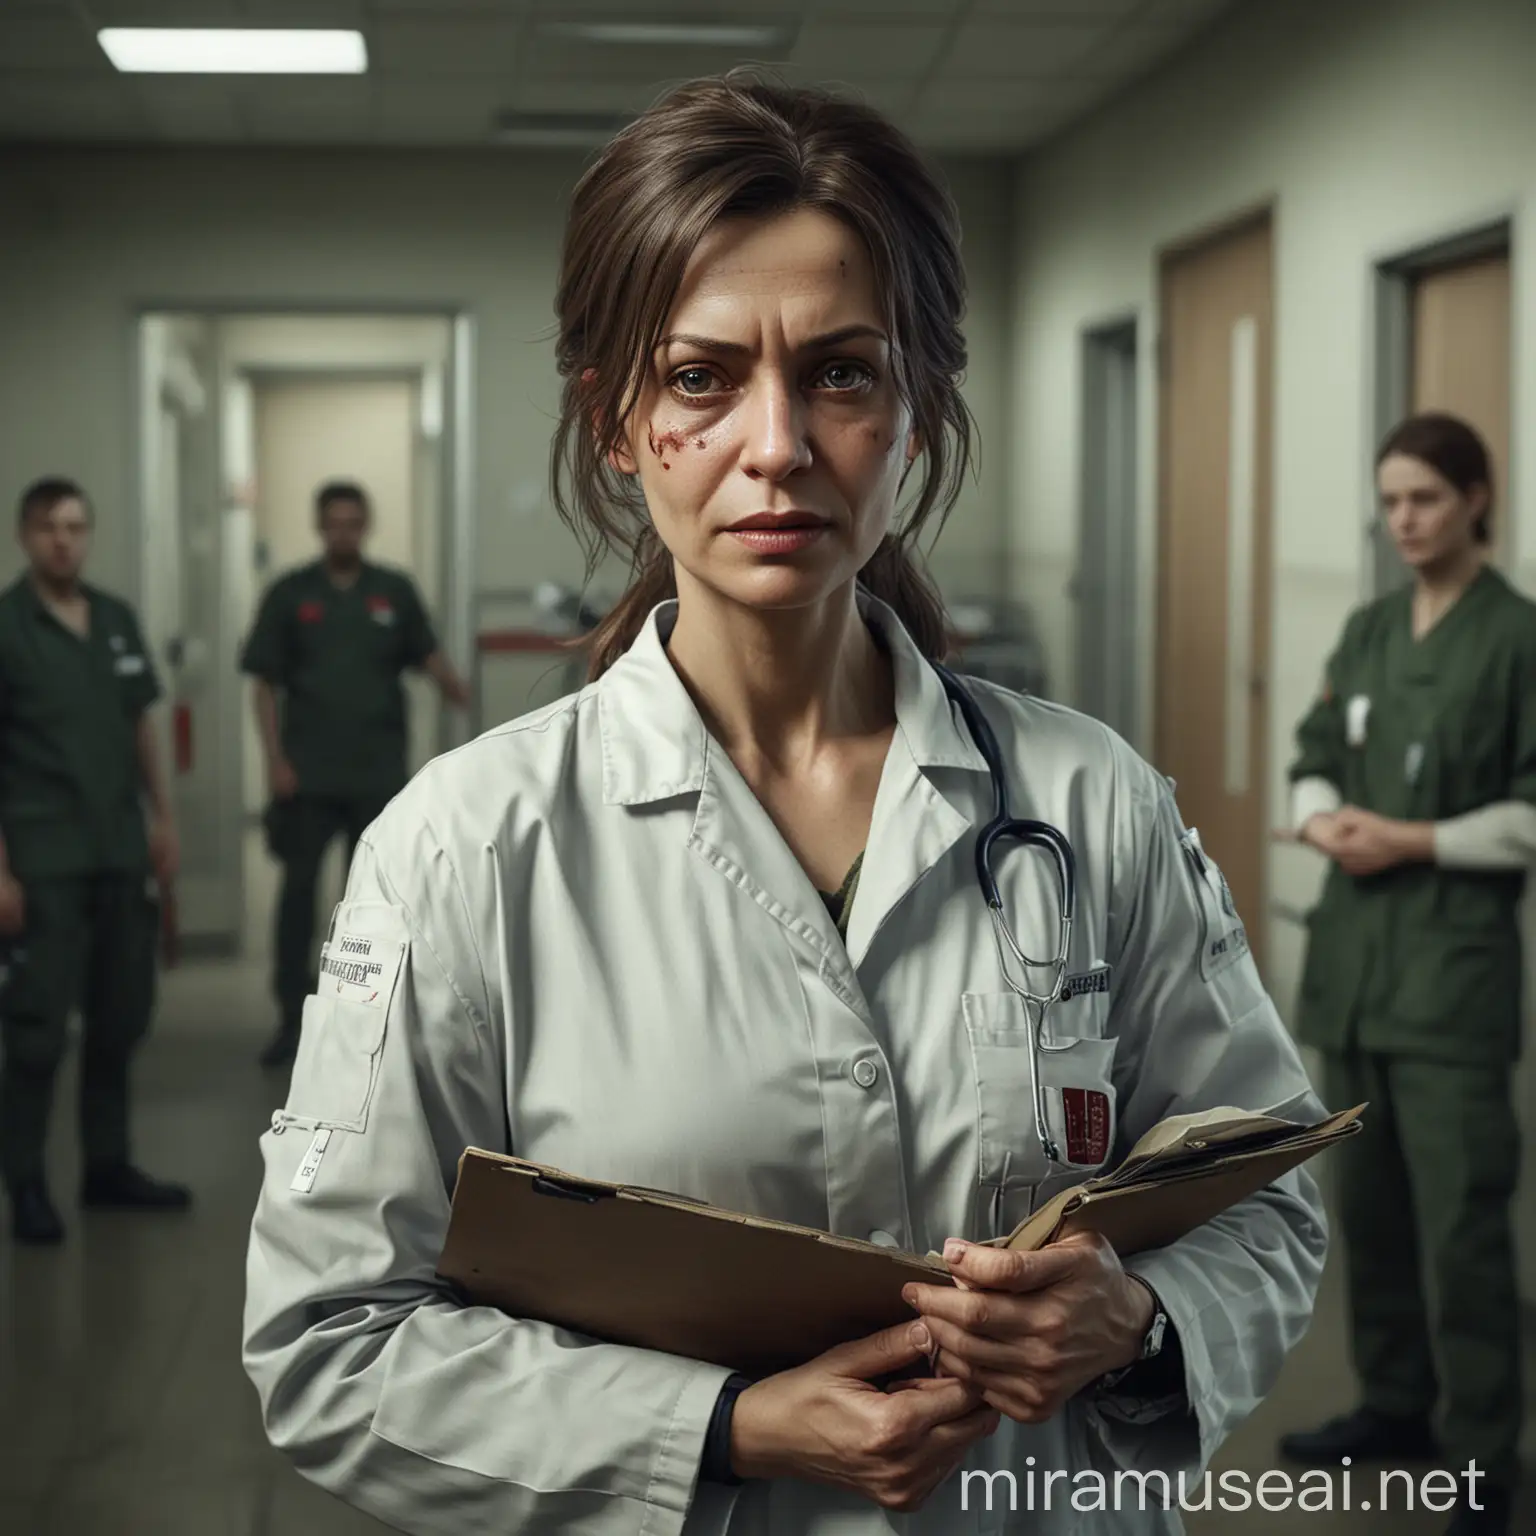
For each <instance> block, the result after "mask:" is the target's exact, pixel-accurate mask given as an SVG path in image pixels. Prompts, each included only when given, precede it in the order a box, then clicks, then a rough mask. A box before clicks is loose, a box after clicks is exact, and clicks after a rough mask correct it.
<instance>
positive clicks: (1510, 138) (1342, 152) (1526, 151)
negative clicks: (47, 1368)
mask: <svg viewBox="0 0 1536 1536" xmlns="http://www.w3.org/2000/svg"><path fill="white" fill-rule="evenodd" d="M1533 59H1536V7H1533V6H1531V5H1530V4H1528V3H1525V0H1459V3H1458V4H1456V5H1454V6H1448V5H1443V4H1437V3H1434V0H1352V3H1351V4H1350V5H1347V6H1339V5H1336V4H1329V3H1327V0H1290V3H1287V4H1285V5H1274V4H1266V5H1248V6H1242V5H1240V6H1237V7H1235V8H1233V10H1232V11H1231V12H1230V13H1229V14H1228V15H1227V16H1226V17H1225V18H1224V20H1223V21H1222V22H1221V23H1219V24H1218V25H1217V26H1216V27H1215V28H1213V29H1212V31H1211V32H1210V33H1209V34H1208V35H1207V36H1206V37H1205V38H1203V39H1202V40H1200V41H1199V42H1198V43H1197V44H1196V45H1195V46H1194V47H1193V48H1192V49H1190V50H1189V51H1188V53H1186V54H1185V55H1184V56H1182V57H1181V58H1180V59H1178V60H1176V61H1174V62H1173V63H1172V64H1171V65H1170V66H1169V67H1168V68H1167V69H1166V70H1164V71H1162V72H1160V73H1159V74H1157V75H1155V76H1153V77H1151V78H1150V79H1148V80H1147V81H1145V82H1144V83H1143V84H1142V85H1141V86H1140V87H1138V88H1136V89H1134V90H1132V91H1130V92H1128V93H1127V94H1126V95H1125V96H1123V97H1122V98H1120V99H1118V100H1116V101H1115V102H1112V103H1110V104H1109V105H1108V106H1106V108H1105V109H1104V110H1102V111H1101V112H1099V113H1098V114H1096V115H1095V116H1094V117H1093V118H1092V119H1090V120H1088V121H1087V122H1085V123H1084V124H1082V125H1081V126H1080V127H1078V128H1076V129H1074V130H1072V131H1070V132H1068V133H1066V134H1065V135H1063V136H1061V137H1060V138H1059V139H1057V140H1056V141H1055V142H1054V143H1052V144H1050V145H1048V146H1046V147H1044V148H1042V149H1041V150H1039V151H1038V152H1036V153H1035V154H1033V155H1031V156H1029V157H1028V158H1027V159H1026V160H1025V161H1024V162H1023V163H1022V164H1021V166H1020V168H1019V170H1018V173H1017V177H1016V181H1015V188H1014V191H1015V210H1014V212H1015V245H1014V268H1013V280H1014V333H1013V348H1012V374H1011V379H1010V390H1011V395H1010V402H1011V404H1010V408H1011V416H1010V421H1011V424H1012V431H1011V433H1010V442H1011V447H1012V453H1013V459H1012V473H1011V481H1010V489H1011V500H1010V506H1011V512H1010V517H1011V521H1010V526H1009V558H1010V581H1011V585H1012V589H1013V591H1014V592H1015V593H1016V594H1017V595H1021V596H1024V597H1026V598H1027V599H1028V600H1029V601H1030V602H1031V603H1032V604H1033V605H1034V607H1035V609H1036V611H1037V613H1038V615H1039V618H1040V622H1041V625H1042V628H1043V630H1044V632H1045V634H1046V636H1047V640H1048V645H1049V649H1050V651H1051V654H1052V658H1053V663H1061V664H1062V665H1063V670H1064V672H1065V673H1066V675H1067V676H1069V677H1070V675H1071V670H1072V669H1071V654H1072V635H1073V633H1074V626H1075V625H1076V623H1077V622H1078V620H1077V616H1076V615H1075V614H1074V613H1073V609H1072V600H1071V597H1070V577H1071V570H1072V564H1073V560H1074V558H1075V550H1076V540H1077V519H1078V515H1079V503H1080V496H1079V481H1080V475H1079V466H1078V463H1077V459H1076V456H1075V447H1074V445H1075V444H1076V443H1077V442H1078V441H1079V438H1080V432H1081V428H1082V422H1081V419H1080V411H1081V406H1080V401H1081V392H1080V391H1078V390H1076V389H1074V388H1072V387H1070V383H1071V381H1072V380H1073V378H1074V376H1075V369H1076V366H1077V358H1078V357H1079V355H1080V351H1081V346H1082V337H1083V335H1084V334H1085V333H1086V332H1088V331H1090V330H1091V329H1092V328H1093V327H1095V326H1099V325H1102V324H1103V323H1104V321H1105V320H1106V318H1115V317H1126V316H1130V317H1132V318H1134V319H1135V320H1136V321H1137V322H1138V323H1139V327H1140V329H1141V332H1142V333H1143V334H1144V335H1145V336H1146V337H1147V338H1148V343H1147V345H1145V346H1144V347H1143V348H1142V349H1141V355H1142V361H1141V370H1142V371H1141V375H1140V380H1141V384H1142V388H1141V389H1140V391H1139V398H1140V401H1141V407H1140V410H1141V419H1140V422H1139V424H1138V426H1139V440H1140V444H1141V446H1142V450H1143V451H1142V452H1141V454H1140V456H1139V457H1140V464H1141V471H1140V485H1139V493H1138V495H1137V498H1136V505H1135V512H1134V516H1135V533H1136V546H1137V549H1138V552H1139V557H1140V558H1139V561H1138V582H1139V597H1140V603H1139V607H1138V615H1139V618H1138V622H1139V625H1140V630H1139V633H1140V637H1141V641H1142V644H1141V647H1140V654H1141V655H1142V657H1143V658H1144V669H1143V673H1142V676H1141V678H1140V679H1139V687H1138V701H1137V702H1138V709H1137V721H1138V730H1137V732H1136V733H1135V734H1136V739H1137V744H1138V745H1139V746H1141V747H1142V748H1143V749H1144V750H1148V751H1150V750H1151V748H1152V744H1153V740H1154V736H1155V731H1154V724H1155V720H1156V710H1157V707H1158V706H1157V700H1156V698H1155V692H1156V690H1155V688H1154V686H1153V683H1154V678H1153V670H1152V669H1153V665H1154V658H1155V656H1156V654H1157V646H1156V638H1157V625H1158V614H1157V611H1156V600H1155V598H1156V590H1157V582H1158V579H1159V564H1158V561H1159V550H1158V547H1157V530H1158V526H1159V494H1158V493H1159V482H1158V472H1157V463H1156V459H1157V454H1156V445H1157V441H1158V432H1159V423H1160V409H1161V406H1162V405H1163V404H1164V403H1165V402H1162V401H1160V398H1159V390H1160V387H1161V384H1160V378H1159V368H1158V352H1159V347H1158V345H1157V341H1158V333H1159V328H1160V319H1161V317H1160V314H1159V294H1158V286H1159V274H1160V269H1161V266H1162V263H1163V261H1164V258H1165V257H1166V256H1167V254H1168V253H1169V252H1170V251H1172V250H1174V249H1177V248H1178V247H1180V246H1181V245H1184V244H1186V243H1188V242H1190V241H1192V240H1197V239H1199V238H1201V237H1202V236H1204V235H1207V234H1210V233H1211V232H1213V231H1217V230H1219V229H1221V228H1223V227H1225V226H1230V225H1232V224H1233V223H1234V222H1237V221H1240V220H1242V219H1244V218H1249V217H1252V216H1253V215H1254V214H1256V213H1260V212H1263V213H1265V214H1267V216H1268V217H1269V219H1270V220H1271V222H1272V227H1273V231H1274V273H1273V293H1272V302H1273V328H1274V356H1273V364H1272V377H1271V381H1270V382H1271V385H1272V390H1273V411H1272V416H1271V419H1270V422H1269V425H1270V428H1271V430H1272V439H1273V466H1274V467H1273V476H1272V481H1271V484H1270V487H1269V489H1270V491H1271V497H1272V507H1271V519H1270V526H1271V541H1270V551H1269V553H1270V559H1271V566H1272V576H1271V580H1270V585H1269V589H1268V592H1267V594H1266V595H1267V597H1268V599H1269V605H1270V613H1271V620H1270V623H1269V626H1268V631H1269V632H1268V637H1267V638H1268V642H1269V653H1270V656H1271V658H1272V663H1271V666H1270V670H1269V676H1268V679H1267V684H1268V686H1267V695H1266V702H1265V705H1264V707H1265V708H1266V709H1267V720H1266V724H1267V738H1268V751H1267V761H1266V762H1264V763H1262V764H1259V765H1257V768H1258V771H1259V772H1261V774H1262V776H1263V779H1264V784H1265V793H1266V826H1267V827H1278V826H1281V825H1283V824H1284V822H1285V818H1286V814H1287V786H1286V782H1285V768H1286V765H1287V763H1288V761H1289V759H1290V756H1291V754H1292V751H1293V741H1294V737H1293V731H1294V727H1295V724H1296V722H1297V720H1298V719H1299V718H1300V717H1301V715H1302V714H1303V712H1304V711H1305V709H1306V708H1307V706H1308V704H1309V703H1310V701H1311V700H1312V698H1313V697H1314V695H1315V692H1316V690H1317V688H1318V686H1319V684H1320V680H1321V675H1322V667H1323V663H1324V660H1325V658H1326V656H1327V653H1328V651H1329V650H1330V649H1331V647H1332V646H1333V644H1334V643H1335V642H1336V640H1337V637H1338V635H1339V633H1340V631H1341V629H1342V627H1343V623H1344V620H1345V617H1346V615H1347V614H1348V613H1349V611H1350V609H1351V608H1353V607H1354V606H1355V605H1356V604H1358V603H1360V602H1362V601H1365V600H1367V599H1368V598H1370V597H1372V596H1374V595H1376V592H1377V590H1378V571H1377V564H1378V562H1377V540H1376V538H1375V536H1374V535H1373V532H1372V526H1371V525H1372V521H1373V518H1374V511H1375V507H1374V501H1375V498H1374V487H1373V482H1372V457H1373V453H1374V448H1375V444H1376V442H1377V441H1378V439H1379V436H1380V432H1381V429H1382V426H1383V424H1384V407H1385V406H1386V405H1387V403H1388V402H1387V401H1386V400H1385V395H1386V394H1387V393H1388V390H1387V384H1388V383H1390V384H1391V386H1392V388H1393V389H1394V390H1396V391H1397V392H1398V397H1399V404H1400V406H1401V408H1403V409H1407V408H1410V407H1411V401H1412V396H1411V394H1410V390H1411V389H1412V386H1413V380H1412V377H1411V376H1410V375H1409V374H1408V373H1405V372H1404V371H1403V370H1404V368H1406V367H1407V366H1408V360H1407V359H1394V358H1393V357H1391V356H1390V346H1391V343H1392V337H1391V335H1389V334H1388V332H1389V330H1390V325H1389V324H1388V319H1389V317H1388V316H1387V315H1386V312H1385V311H1384V308H1383V293H1384V291H1385V290H1384V284H1385V283H1386V282H1387V279H1388V278H1389V277H1390V276H1391V274H1392V273H1393V272H1395V271H1398V270H1399V269H1401V268H1402V266H1403V264H1404V263H1405V262H1406V263H1409V264H1410V265H1411V262H1412V258H1414V257H1415V256H1416V255H1417V254H1419V253H1424V252H1427V251H1432V250H1434V249H1436V248H1445V249H1449V248H1450V247H1452V246H1454V244H1455V243H1456V242H1457V241H1458V240H1465V239H1467V238H1469V237H1475V236H1477V235H1478V234H1479V232H1486V231H1488V230H1489V229H1490V228H1492V227H1498V228H1502V229H1504V230H1505V231H1506V232H1507V237H1508V239H1507V249H1508V256H1507V260H1508V281H1509V284H1510V288H1511V291H1512V303H1511V306H1510V318H1509V336H1508V338H1507V341H1508V362H1507V367H1508V378H1507V386H1508V391H1509V394H1508V399H1509V402H1510V411H1509V422H1510V425H1509V441H1508V464H1507V471H1506V474H1505V477H1504V479H1505V483H1504V485H1503V487H1502V488H1501V491H1500V496H1499V502H1500V512H1499V515H1500V517H1501V518H1503V519H1505V520H1506V523H1507V527H1506V529H1505V530H1504V536H1503V539H1502V541H1501V543H1500V545H1499V556H1500V559H1501V562H1502V564H1503V566H1504V569H1505V571H1506V572H1507V574H1508V575H1509V576H1510V577H1511V578H1512V579H1513V580H1514V582H1515V584H1516V585H1517V586H1518V587H1519V588H1521V589H1522V590H1523V591H1525V592H1526V593H1527V594H1532V593H1536V414H1533V407H1536V302H1533V298H1536V242H1533V239H1532V235H1533V233H1536V163H1533V161H1532V159H1531V156H1530V145H1531V144H1532V142H1536V92H1533V91H1532V89H1531V79H1532V71H1531V62H1532V60H1533ZM1496 351H1497V349H1494V352H1492V353H1490V356H1496ZM1500 365H1501V364H1500V363H1499V362H1494V363H1493V364H1492V365H1491V366H1494V367H1497V366H1500ZM1394 370H1395V372H1394ZM1398 373H1401V374H1402V375H1403V376H1402V377H1401V378H1398V377H1396V374H1398ZM1388 375H1392V377H1391V378H1390V379H1388V377H1387V376H1388ZM1469 409H1471V407H1470V406H1469ZM1472 413H1473V414H1474V415H1475V414H1477V411H1476V410H1473V411H1472ZM1386 414H1390V412H1386ZM1495 435H1497V434H1496V433H1495ZM1221 583H1222V570H1221V563H1220V561H1219V560H1213V569H1212V571H1211V575H1210V587H1211V598H1212V600H1213V601H1215V600H1219V599H1220V592H1221ZM1259 855H1260V856H1261V857H1262V858H1263V860H1264V862H1265V874H1264V879H1263V882H1262V898H1261V901H1260V908H1259V910H1257V911H1254V912H1251V913H1249V914H1248V920H1249V921H1250V923H1252V924H1254V925H1256V926H1258V927H1259V928H1260V929H1261V930H1262V934H1263V939H1264V955H1265V967H1266V977H1267V980H1268V982H1269V984H1270V987H1271V990H1272V991H1273V992H1274V993H1275V996H1276V999H1277V1001H1278V1002H1279V1003H1280V1005H1281V1008H1282V1011H1284V1012H1286V1013H1287V1014H1288V1015H1289V1013H1290V1011H1291V1008H1292V1004H1293V1000H1294V997H1295V993H1296V986H1297V981H1298V973H1299V967H1300V962H1301V958H1302V954H1303V945H1304V930H1303V928H1302V926H1301V924H1300V921H1299V919H1300V916H1301V914H1302V913H1304V912H1305V910H1306V909H1307V908H1308V907H1310V905H1311V904H1312V902H1313V901H1314V900H1315V897H1316V894H1317V892H1318V889H1319V886H1320V883H1321V877H1322V874H1323V866H1322V861H1321V860H1320V859H1319V858H1318V857H1317V856H1316V855H1315V854H1313V853H1312V852H1310V851H1309V850H1306V849H1299V848H1289V847H1284V846H1272V845H1268V844H1267V843H1266V845H1265V846H1264V847H1263V848H1262V849H1261V850H1259ZM1530 907H1531V904H1530V903H1529V902H1528V903H1527V908H1528V912H1527V917H1528V920H1527V924H1526V931H1527V933H1528V934H1531V933H1532V932H1533V926H1532V922H1531V921H1530ZM1533 964H1536V942H1533V941H1529V940H1528V943H1527V972H1528V978H1527V987H1526V1000H1527V1002H1526V1008H1527V1018H1528V1020H1529V1019H1530V1018H1531V1015H1532V1001H1533V998H1536V987H1533V985H1532V984H1531V980H1530V975H1529V973H1530V972H1531V970H1532V966H1533ZM1528 1038H1536V1035H1528ZM1531 1055H1532V1052H1531V1051H1529V1050H1528V1051H1527V1061H1526V1063H1525V1064H1524V1065H1523V1066H1522V1067H1521V1069H1520V1075H1519V1078H1518V1081H1517V1085H1516V1093H1517V1099H1518V1101H1519V1104H1520V1108H1521V1113H1522V1120H1523V1123H1524V1125H1525V1128H1526V1152H1525V1167H1524V1175H1523V1183H1522V1195H1521V1199H1520V1204H1519V1207H1518V1212H1517V1221H1518V1228H1519V1234H1520V1243H1521V1258H1522V1288H1523V1290H1524V1293H1525V1295H1526V1297H1527V1299H1528V1300H1529V1301H1533V1302H1536V1068H1533V1067H1532V1064H1531V1062H1530V1059H1529V1058H1530V1056H1531Z"/></svg>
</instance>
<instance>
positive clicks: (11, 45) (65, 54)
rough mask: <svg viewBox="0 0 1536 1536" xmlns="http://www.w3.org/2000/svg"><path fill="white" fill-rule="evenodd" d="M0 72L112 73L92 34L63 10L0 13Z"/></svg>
mask: <svg viewBox="0 0 1536 1536" xmlns="http://www.w3.org/2000/svg"><path fill="white" fill-rule="evenodd" d="M0 69H6V70H12V69H14V70H23V69H25V70H33V69H71V70H78V71H81V72H86V71H90V70H97V71H101V72H103V73H108V74H110V73H112V72H113V71H112V66H111V64H109V63H108V62H107V56H106V54H104V53H103V52H102V51H101V45H100V44H99V43H98V42H97V41H96V36H95V34H94V33H93V32H92V31H91V30H90V28H89V27H86V26H82V25H81V24H80V22H78V21H77V20H76V19H75V18H74V17H73V16H72V15H70V14H69V13H68V12H66V11H34V10H26V11H21V12H12V11H10V10H9V9H6V10H3V11H0Z"/></svg>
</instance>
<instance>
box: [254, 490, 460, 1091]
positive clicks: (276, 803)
mask: <svg viewBox="0 0 1536 1536" xmlns="http://www.w3.org/2000/svg"><path fill="white" fill-rule="evenodd" d="M315 507H316V516H317V521H318V524H319V529H320V538H321V543H322V546H323V554H322V556H321V558H320V559H319V560H317V561H315V562H313V563H312V564H309V565H305V566H301V567H300V568H299V569H297V570H294V571H290V572H288V573H287V574H286V575H284V576H281V577H279V578H278V579H277V581H275V582H274V583H273V584H272V586H271V587H270V588H269V589H268V590H267V592H266V595H265V596H264V597H263V599H262V603H261V607H260V610H259V612H258V614H257V617H256V624H255V627H254V629H253V630H252V633H251V635H250V638H249V640H248V641H247V643H246V647H245V654H244V656H243V658H242V661H241V666H242V668H243V670H244V671H245V672H247V673H249V674H250V675H251V676H252V677H254V678H255V679H256V717H257V721H258V723H259V726H260V729H261V739H262V745H263V748H264V752H265V756H266V764H267V785H268V791H269V795H270V800H269V805H268V809H267V815H266V827H267V841H268V845H269V847H270V848H271V851H272V853H273V855H274V857H276V858H277V859H278V860H279V861H280V862H281V864H282V866H283V881H282V889H281V892H280V894H279V896H278V903H277V923H276V942H275V969H274V975H273V990H274V992H275V994H276V998H277V1004H278V1010H279V1022H278V1028H277V1033H276V1035H275V1037H274V1038H273V1040H272V1042H271V1043H270V1044H269V1045H268V1047H267V1048H266V1050H265V1051H264V1052H263V1053H262V1063H263V1065H266V1066H284V1065H286V1064H288V1063H289V1062H291V1061H292V1060H293V1058H294V1055H295V1053H296V1051H297V1049H298V1039H299V1027H300V1023H301V1021H302V1017H303V1009H304V999H305V997H307V996H308V995H309V993H310V992H311V991H313V990H314V985H315V976H314V973H313V969H312V951H313V948H314V936H315V898H316V887H317V885H318V883H319V878H320V866H321V862H322V860H323V859H324V856H325V850H326V848H327V847H329V845H330V843H331V841H332V839H333V838H335V837H337V836H343V837H345V838H346V841H347V847H348V857H349V858H350V857H351V849H352V848H353V847H354V846H355V845H356V843H357V840H358V838H359V837H360V836H361V835H362V833H363V831H364V830H365V829H366V828H367V826H368V825H369V823H370V822H372V821H373V819H374V818H375V817H376V816H377V815H378V814H379V812H380V811H382V810H383V809H384V807H385V806H386V805H387V804H388V803H389V801H390V800H392V799H393V798H394V796H395V794H396V793H397V792H398V791H399V790H400V789H402V788H403V787H404V785H405V782H406V777H407V774H406V707H405V693H404V690H403V689H402V687H401V684H400V677H401V674H402V673H403V672H405V671H406V670H407V669H408V668H414V667H419V668H421V669H422V670H424V671H425V672H427V673H428V674H429V675H430V676H431V677H432V678H433V679H434V681H435V682H436V683H437V685H438V688H439V689H440V690H441V692H442V694H443V697H444V698H445V699H447V700H448V702H449V703H451V704H456V705H459V706H461V707H462V706H463V705H465V704H467V703H468V702H469V690H468V689H467V688H466V687H465V685H464V682H463V681H462V679H461V678H460V677H459V675H458V673H457V672H455V671H454V669H453V666H452V664H451V663H450V662H449V661H448V659H447V657H446V656H444V655H443V653H442V651H441V650H440V649H439V647H438V643H437V637H436V636H435V635H434V633H433V631H432V625H431V622H430V620H429V619H428V618H427V612H426V609H425V607H424V606H423V604H422V601H421V597H420V595H419V594H418V593H417V591H416V587H415V585H414V583H413V582H412V581H411V579H410V577H409V576H407V575H405V574H404V573H403V572H401V571H394V570H388V569H386V568H385V567H383V566H379V565H374V564H372V563H371V562H369V561H367V560H365V559H363V544H364V540H365V539H366V536H367V533H368V526H369V520H370V516H371V511H370V507H369V502H368V496H367V493H366V492H365V491H364V490H363V489H362V488H361V487H360V486H357V485H354V484H352V483H350V482H346V481H332V482H331V483H329V484H327V485H324V486H322V487H321V488H320V490H319V492H318V494H317V496H316V499H315Z"/></svg>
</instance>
